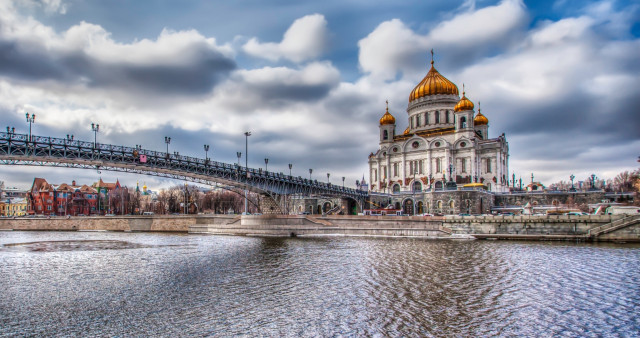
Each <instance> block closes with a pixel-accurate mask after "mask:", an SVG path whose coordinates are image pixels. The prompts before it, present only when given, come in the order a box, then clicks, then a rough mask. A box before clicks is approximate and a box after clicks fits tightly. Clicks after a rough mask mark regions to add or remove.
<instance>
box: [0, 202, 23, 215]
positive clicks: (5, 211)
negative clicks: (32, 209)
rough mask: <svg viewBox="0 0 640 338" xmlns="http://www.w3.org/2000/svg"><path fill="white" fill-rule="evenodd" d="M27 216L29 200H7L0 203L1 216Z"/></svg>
mask: <svg viewBox="0 0 640 338" xmlns="http://www.w3.org/2000/svg"><path fill="white" fill-rule="evenodd" d="M26 214H27V200H26V199H24V198H7V199H4V200H2V201H0V216H1V217H12V216H24V215H26Z"/></svg>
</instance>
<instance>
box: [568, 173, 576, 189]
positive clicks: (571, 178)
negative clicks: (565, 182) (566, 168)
mask: <svg viewBox="0 0 640 338" xmlns="http://www.w3.org/2000/svg"><path fill="white" fill-rule="evenodd" d="M575 178H576V177H575V176H574V175H573V174H571V176H569V179H570V180H571V189H569V191H576V187H575V186H573V180H574V179H575Z"/></svg>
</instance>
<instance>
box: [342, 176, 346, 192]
mask: <svg viewBox="0 0 640 338" xmlns="http://www.w3.org/2000/svg"><path fill="white" fill-rule="evenodd" d="M344 179H345V177H344V176H342V190H344Z"/></svg>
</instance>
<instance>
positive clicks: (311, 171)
mask: <svg viewBox="0 0 640 338" xmlns="http://www.w3.org/2000/svg"><path fill="white" fill-rule="evenodd" d="M312 173H313V169H309V181H311V174H312Z"/></svg>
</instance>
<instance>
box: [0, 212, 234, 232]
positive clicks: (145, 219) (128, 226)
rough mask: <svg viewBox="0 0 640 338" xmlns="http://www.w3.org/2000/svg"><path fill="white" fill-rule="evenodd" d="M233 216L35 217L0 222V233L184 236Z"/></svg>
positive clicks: (2, 219)
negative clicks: (163, 233)
mask: <svg viewBox="0 0 640 338" xmlns="http://www.w3.org/2000/svg"><path fill="white" fill-rule="evenodd" d="M233 217H234V216H233V215H231V216H228V215H215V216H207V217H202V216H198V217H196V216H195V215H187V216H177V215H172V216H163V215H158V216H155V215H154V216H113V217H50V218H46V217H35V218H21V217H17V218H0V230H51V231H76V230H77V231H92V230H107V231H168V232H187V231H188V230H189V226H192V225H193V224H196V223H197V222H207V224H218V223H226V222H227V221H228V220H229V219H232V218H233Z"/></svg>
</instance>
